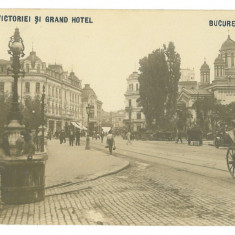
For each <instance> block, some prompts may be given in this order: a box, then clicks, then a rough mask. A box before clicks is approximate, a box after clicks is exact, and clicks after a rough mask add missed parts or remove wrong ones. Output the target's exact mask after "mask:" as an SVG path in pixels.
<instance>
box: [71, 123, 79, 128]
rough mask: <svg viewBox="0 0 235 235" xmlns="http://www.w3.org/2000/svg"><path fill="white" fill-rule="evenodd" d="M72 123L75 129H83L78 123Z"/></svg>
mask: <svg viewBox="0 0 235 235" xmlns="http://www.w3.org/2000/svg"><path fill="white" fill-rule="evenodd" d="M71 123H72V125H73V126H74V127H76V128H79V129H81V127H80V126H79V125H78V124H77V123H76V122H71Z"/></svg>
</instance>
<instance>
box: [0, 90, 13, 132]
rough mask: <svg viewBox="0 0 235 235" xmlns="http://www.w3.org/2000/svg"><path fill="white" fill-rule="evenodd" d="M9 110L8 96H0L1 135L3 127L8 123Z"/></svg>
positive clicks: (9, 100) (9, 99)
mask: <svg viewBox="0 0 235 235" xmlns="http://www.w3.org/2000/svg"><path fill="white" fill-rule="evenodd" d="M10 108H11V97H10V96H9V95H8V94H2V95H1V96H0V110H1V112H0V134H2V133H3V129H4V126H5V125H7V124H8V123H9V117H8V115H9V112H10Z"/></svg>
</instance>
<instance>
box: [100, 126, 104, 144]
mask: <svg viewBox="0 0 235 235" xmlns="http://www.w3.org/2000/svg"><path fill="white" fill-rule="evenodd" d="M100 137H101V143H103V140H104V130H103V129H101V134H100Z"/></svg>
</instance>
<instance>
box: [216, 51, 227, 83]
mask: <svg viewBox="0 0 235 235" xmlns="http://www.w3.org/2000/svg"><path fill="white" fill-rule="evenodd" d="M224 68H225V61H224V60H223V58H222V55H221V54H219V55H218V57H217V58H216V59H215V62H214V77H215V79H221V78H223V77H224Z"/></svg>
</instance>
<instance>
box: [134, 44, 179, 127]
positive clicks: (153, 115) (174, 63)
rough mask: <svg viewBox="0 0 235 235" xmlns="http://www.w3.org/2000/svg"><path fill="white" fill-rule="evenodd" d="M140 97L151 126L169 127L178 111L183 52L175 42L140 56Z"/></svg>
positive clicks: (148, 123)
mask: <svg viewBox="0 0 235 235" xmlns="http://www.w3.org/2000/svg"><path fill="white" fill-rule="evenodd" d="M139 63H140V69H139V70H140V76H139V83H140V88H139V92H140V98H139V99H138V103H139V105H140V106H142V107H143V112H144V114H145V117H146V122H147V126H148V127H150V128H151V127H152V125H153V124H152V123H153V120H154V121H155V123H156V127H161V128H162V127H163V128H167V127H169V124H171V122H172V120H173V117H174V115H175V111H176V101H177V93H178V81H179V78H180V56H179V54H177V53H176V52H175V47H174V44H173V43H172V42H170V43H169V45H168V47H166V46H165V45H164V47H163V48H159V49H157V50H155V51H153V52H152V53H151V54H149V55H148V56H147V57H144V58H143V59H141V60H140V62H139Z"/></svg>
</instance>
